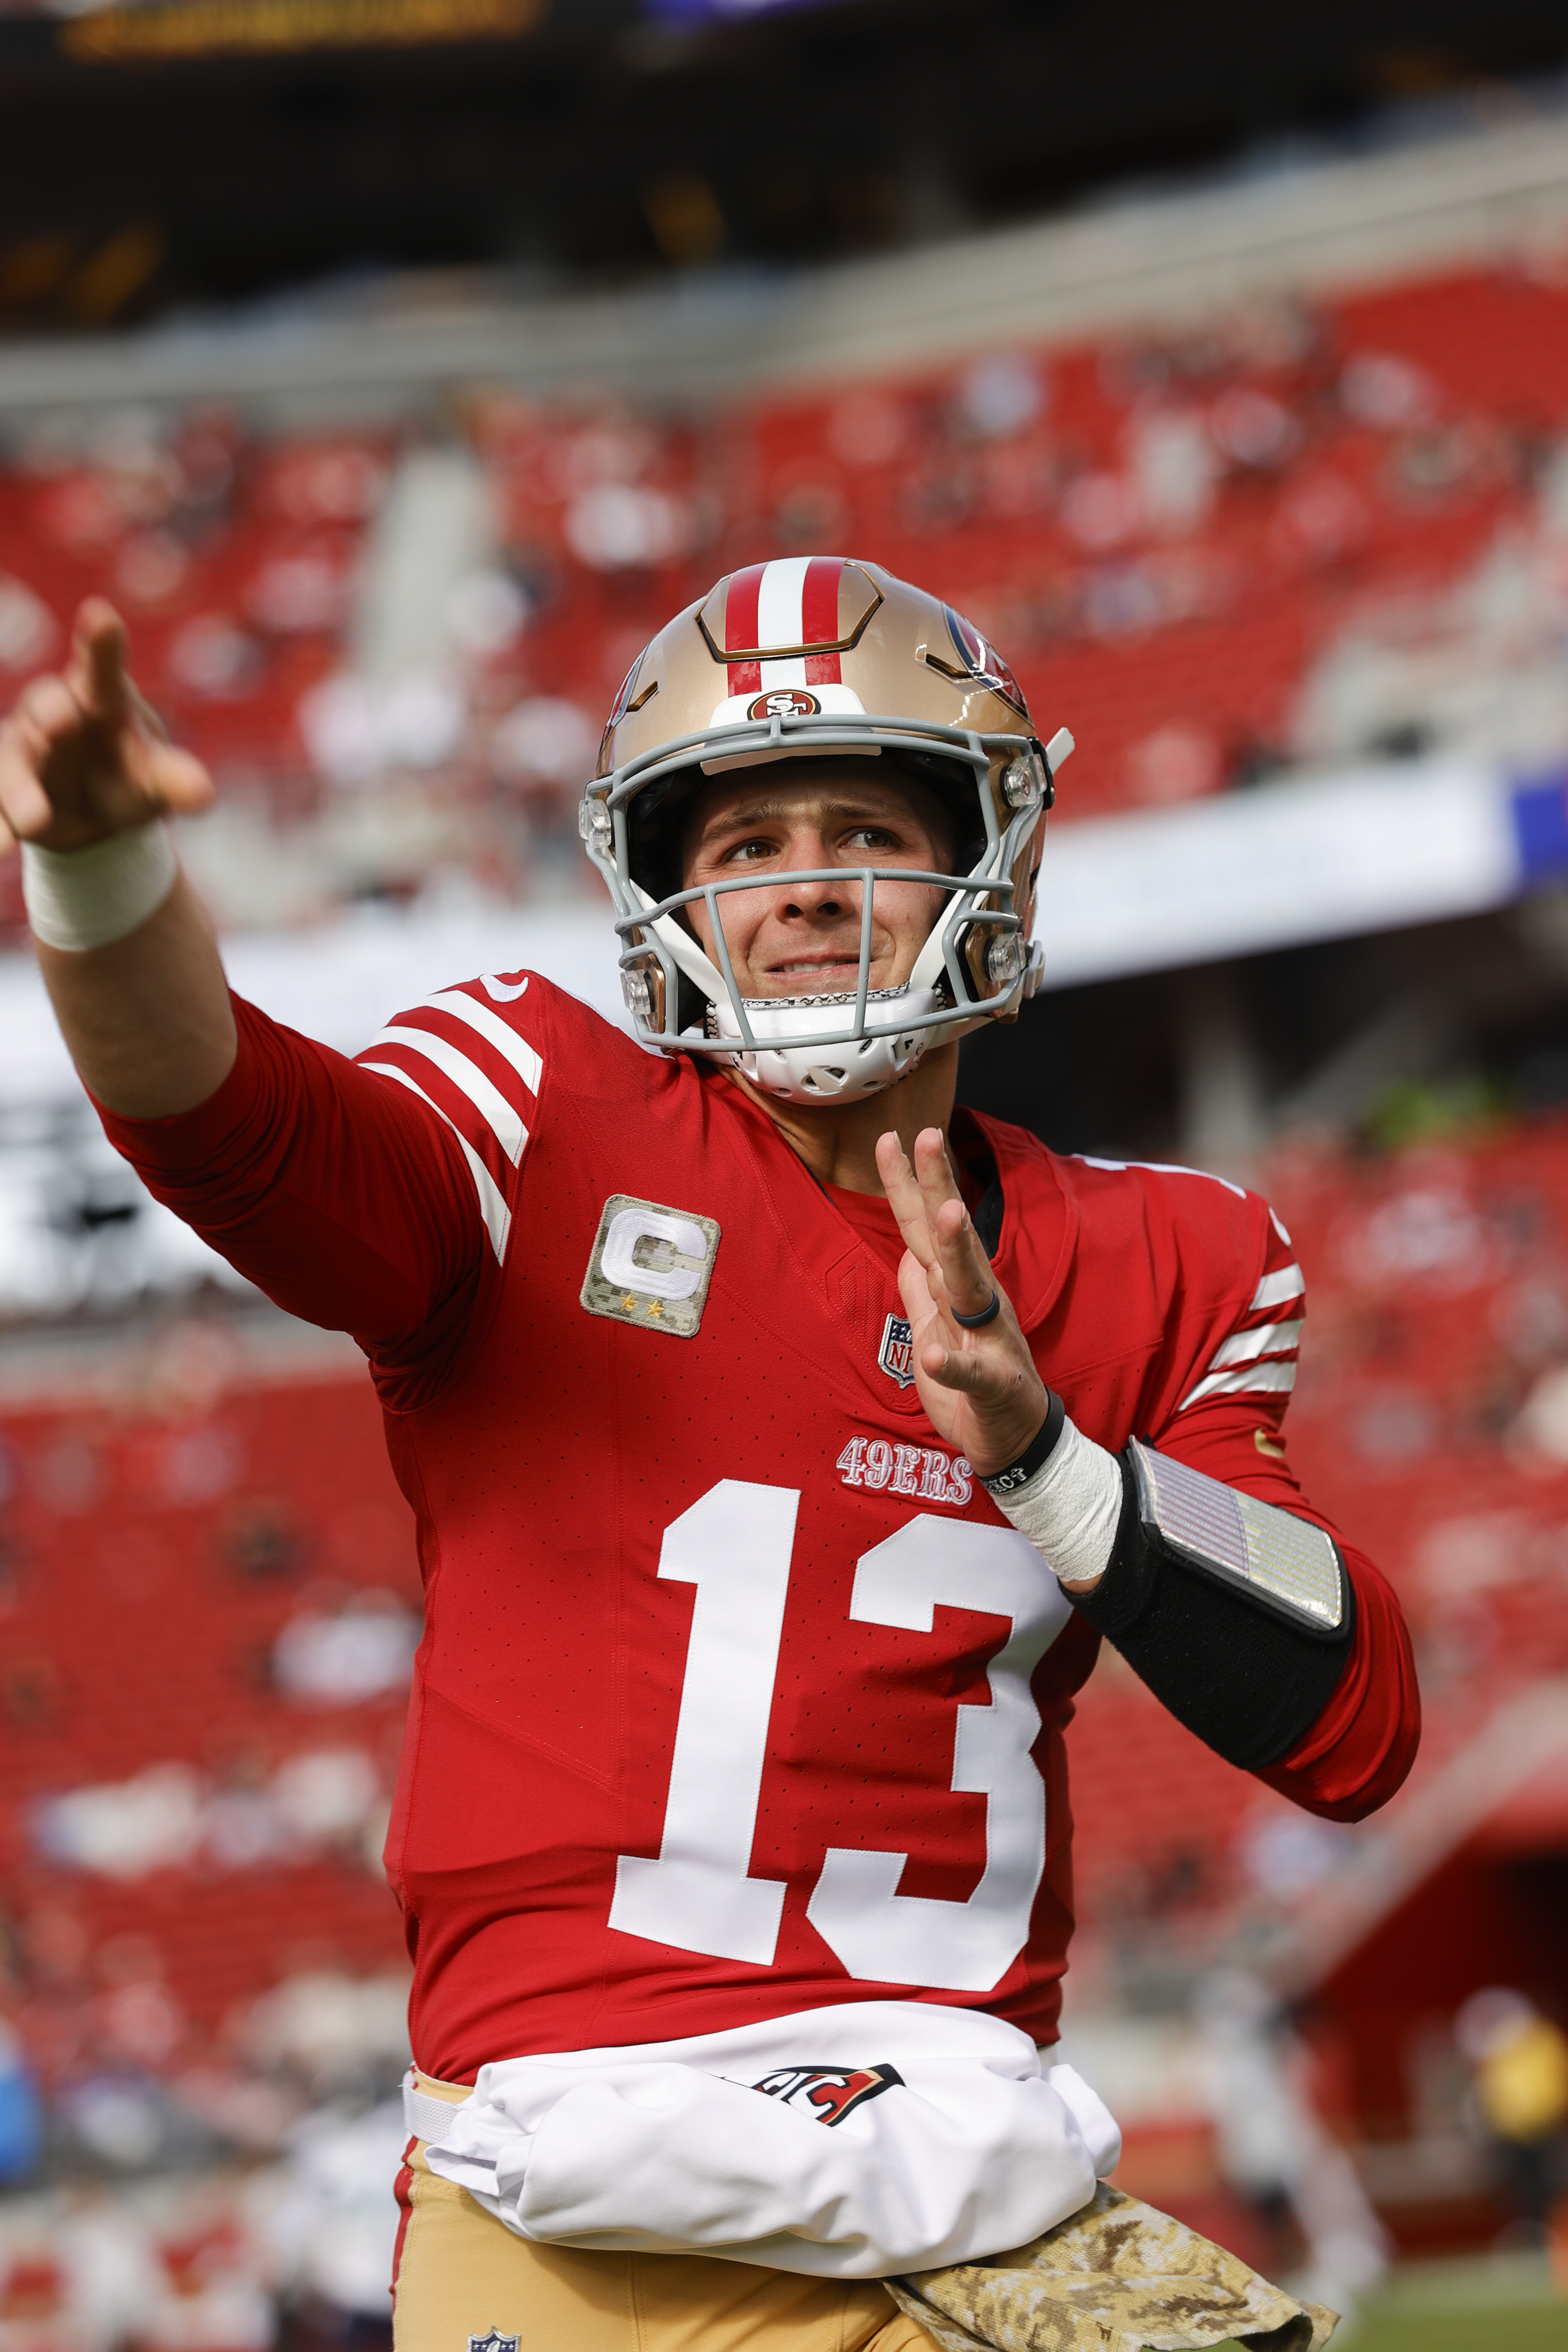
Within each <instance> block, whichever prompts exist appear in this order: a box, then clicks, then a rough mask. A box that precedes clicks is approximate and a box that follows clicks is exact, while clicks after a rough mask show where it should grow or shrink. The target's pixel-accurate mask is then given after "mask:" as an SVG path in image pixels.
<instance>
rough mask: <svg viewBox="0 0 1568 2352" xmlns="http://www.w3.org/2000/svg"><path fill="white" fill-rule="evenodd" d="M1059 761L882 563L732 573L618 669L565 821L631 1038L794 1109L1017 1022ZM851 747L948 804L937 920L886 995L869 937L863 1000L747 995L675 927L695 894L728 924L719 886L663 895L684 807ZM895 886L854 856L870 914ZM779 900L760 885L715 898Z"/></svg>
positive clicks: (866, 1086)
mask: <svg viewBox="0 0 1568 2352" xmlns="http://www.w3.org/2000/svg"><path fill="white" fill-rule="evenodd" d="M1071 750H1072V737H1071V736H1070V735H1069V734H1068V731H1067V730H1066V728H1065V727H1064V728H1060V729H1058V731H1057V733H1056V734H1055V735H1053V736H1052V738H1051V740H1050V741H1049V742H1048V743H1042V742H1041V741H1040V740H1039V739H1038V737H1037V735H1036V733H1035V730H1034V723H1033V721H1032V719H1030V717H1029V712H1028V709H1027V706H1026V703H1025V700H1024V697H1023V695H1022V693H1021V691H1020V689H1019V687H1018V684H1017V681H1016V678H1015V677H1014V676H1013V673H1012V671H1011V670H1010V669H1009V668H1008V667H1007V665H1006V663H1005V661H1004V660H1003V659H1002V657H1001V656H1000V655H999V654H998V653H997V652H996V650H995V648H994V646H992V645H991V644H990V643H989V642H988V640H987V639H986V638H985V637H984V636H983V635H981V633H980V631H979V630H978V629H976V628H975V627H974V626H973V624H972V623H970V622H968V621H966V620H964V619H963V617H962V615H960V614H956V613H954V612H953V611H952V608H951V606H949V605H947V604H942V602H941V600H940V599H939V598H937V597H935V596H931V595H929V594H927V593H926V592H925V590H924V589H921V588H916V587H912V586H911V585H910V583H908V582H907V581H903V580H896V579H895V578H894V577H893V575H892V574H891V572H884V571H883V570H882V568H881V567H880V565H879V564H875V563H867V562H854V561H851V560H849V559H848V558H847V557H844V556H837V555H831V556H829V555H799V556H786V557H782V558H780V559H778V560H777V561H775V562H772V563H753V564H751V565H748V566H747V567H746V569H745V570H744V571H741V572H730V573H728V574H726V576H725V577H724V578H723V579H722V580H721V581H720V582H719V583H717V585H716V586H715V587H713V588H712V589H711V590H710V592H709V593H708V594H707V595H706V596H705V597H703V598H702V599H701V601H700V603H699V604H691V605H689V606H688V607H687V609H686V611H685V612H684V613H680V614H677V616H676V618H675V619H674V620H673V621H671V622H670V623H669V624H668V626H667V627H665V628H664V629H662V630H661V631H660V632H659V634H658V636H657V637H655V638H654V639H653V640H652V642H651V643H650V644H649V645H648V646H646V647H645V648H644V650H643V651H642V653H641V654H639V656H637V660H636V661H635V662H634V663H633V664H632V666H631V668H630V669H629V670H628V672H627V673H626V682H625V684H624V685H623V687H622V688H621V690H620V692H619V694H618V695H617V696H616V700H615V703H614V705H613V706H612V709H611V711H610V715H609V719H608V721H607V723H606V726H605V736H604V741H603V743H602V745H601V747H600V752H599V765H598V773H597V775H596V776H595V780H594V782H592V783H591V784H590V785H589V786H588V789H587V792H586V794H585V795H584V802H583V806H582V810H581V813H580V816H579V829H580V831H581V833H582V836H583V840H584V845H585V847H586V849H587V853H588V856H590V858H591V859H592V860H593V862H594V864H595V866H597V867H598V869H599V871H600V873H601V874H602V875H603V877H604V878H605V882H606V884H607V885H608V887H609V891H610V897H611V899H612V901H613V903H614V908H615V914H614V921H615V927H616V935H617V937H618V939H619V940H620V946H621V958H620V961H621V985H622V989H623V992H624V993H625V996H626V1005H627V1008H628V1009H629V1011H630V1013H631V1015H632V1020H633V1024H634V1026H635V1028H636V1031H637V1037H638V1039H639V1041H640V1042H641V1043H642V1044H644V1045H652V1046H657V1047H658V1048H659V1049H660V1050H661V1051H663V1052H665V1053H673V1054H680V1053H689V1054H706V1055H712V1056H714V1057H716V1058H721V1059H726V1060H729V1061H731V1062H733V1063H735V1064H736V1065H737V1066H738V1067H739V1068H740V1069H742V1071H743V1072H744V1073H745V1075H746V1076H747V1077H749V1078H750V1079H752V1081H753V1083H754V1084H756V1085H758V1086H760V1087H763V1088H764V1089H765V1090H766V1091H767V1092H769V1093H771V1094H774V1095H777V1096H780V1097H784V1099H786V1100H790V1101H795V1102H803V1103H821V1102H826V1101H832V1100H836V1099H837V1100H842V1101H853V1100H856V1099H858V1098H859V1097H865V1096H868V1095H873V1094H876V1093H878V1092H879V1091H880V1089H881V1088H882V1087H887V1086H891V1085H892V1084H893V1083H894V1082H895V1081H896V1080H897V1079H899V1078H901V1077H902V1076H904V1075H905V1073H906V1072H907V1071H909V1070H911V1069H913V1067H914V1066H915V1065H916V1063H917V1062H918V1061H919V1060H920V1058H921V1055H922V1054H923V1053H924V1052H925V1051H926V1049H927V1047H928V1046H930V1045H933V1044H945V1043H948V1042H949V1041H951V1040H953V1039H956V1038H959V1037H963V1036H965V1035H967V1034H969V1032H970V1031H971V1030H973V1029H975V1028H978V1027H980V1026H981V1025H982V1024H984V1023H985V1022H988V1021H1011V1020H1014V1019H1016V1016H1017V1012H1018V1008H1019V1006H1020V1004H1021V1003H1023V1001H1024V999H1025V997H1026V996H1032V995H1033V994H1034V992H1035V990H1036V988H1037V986H1038V984H1039V978H1040V971H1041V967H1042V962H1043V957H1042V952H1041V950H1040V949H1039V948H1038V946H1037V945H1036V944H1034V943H1033V942H1032V940H1031V936H1030V934H1031V926H1032V923H1033V918H1034V882H1035V875H1036V871H1037V866H1038V864H1039V857H1040V842H1039V838H1038V836H1039V834H1040V829H1041V826H1042V825H1043V824H1044V821H1045V816H1046V812H1047V809H1048V808H1049V807H1050V805H1051V803H1052V801H1053V799H1054V797H1055V783H1054V771H1055V770H1056V769H1057V768H1058V767H1059V766H1060V765H1061V763H1062V761H1064V760H1065V759H1066V758H1067V756H1068V753H1069V752H1070V751H1071ZM845 752H856V753H859V754H862V755H864V754H867V753H870V754H873V755H875V756H876V757H878V758H879V759H886V760H890V761H892V762H893V763H894V764H895V766H898V767H901V768H902V769H904V770H905V771H906V772H909V773H910V774H911V775H913V776H914V777H916V778H918V779H919V781H920V782H921V784H922V785H924V786H925V787H926V788H927V789H928V790H930V791H932V792H934V793H936V794H937V795H938V797H939V798H940V799H942V802H943V803H944V805H945V807H946V809H947V811H948V813H949V814H950V815H951V817H952V824H953V832H954V836H955V841H956V848H955V851H954V855H953V857H952V872H950V873H947V874H944V875H942V876H941V877H940V880H941V883H942V891H943V897H942V907H941V911H940V913H939V914H938V916H937V919H936V920H935V922H934V923H933V925H932V928H931V932H930V934H929V936H928V937H927V939H926V940H925V942H924V944H923V945H922V946H921V950H920V951H919V953H918V955H917V956H916V958H915V962H914V968H913V970H912V971H911V972H910V977H909V979H908V980H907V981H905V982H902V983H901V984H900V986H898V987H896V988H881V989H877V988H872V987H871V985H870V958H871V952H872V950H871V927H870V925H869V924H868V925H867V926H866V927H865V929H864V934H863V939H862V944H861V949H860V971H859V974H858V985H857V987H856V988H855V989H853V990H850V991H845V992H837V993H834V994H816V995H801V996H795V997H776V998H758V997H753V998H744V997H742V995H741V994H740V992H739V990H738V988H737V987H735V986H733V985H731V982H730V981H729V980H728V979H727V978H726V977H725V975H724V974H723V973H721V971H719V969H718V967H717V966H716V965H715V964H714V963H713V962H712V961H710V958H709V957H708V956H707V955H706V954H705V953H704V952H703V950H702V949H701V947H700V945H699V943H698V940H697V938H696V936H695V934H694V932H693V931H692V929H691V928H690V925H689V920H688V918H687V914H686V909H687V908H688V907H689V905H690V904H691V903H692V902H693V901H694V900H696V899H698V898H707V901H708V911H709V919H710V929H713V930H714V931H718V930H719V929H721V925H720V922H719V915H718V901H717V898H716V895H715V890H714V886H713V885H712V884H711V883H710V884H709V885H707V886H706V887H705V888H702V889H693V890H684V889H681V888H680V887H679V886H678V877H677V887H671V876H670V873H669V871H668V855H669V842H670V840H671V838H672V837H673V836H674V835H676V834H677V833H678V830H679V826H678V821H677V813H678V812H679V810H680V809H681V808H682V807H684V805H686V803H688V802H689V799H690V797H691V796H692V795H693V794H694V793H695V792H696V791H697V790H699V789H700V786H701V784H702V782H703V781H704V779H706V778H708V777H710V776H719V775H724V774H727V773H730V772H732V771H736V770H739V769H742V768H751V767H754V766H757V765H760V764H762V763H763V762H765V761H773V760H801V759H813V758H825V759H826V758H834V757H841V756H842V755H843V754H844V753H845ZM899 873H900V869H899V868H897V867H889V866H876V865H875V864H868V865H867V866H858V867H850V868H847V869H846V878H847V879H849V878H851V877H852V878H853V880H854V881H855V882H856V884H857V885H858V887H860V888H861V889H863V890H869V891H870V892H871V893H872V894H873V903H874V894H875V892H876V889H877V887H878V884H879V883H881V882H891V881H893V880H895V879H897V878H898V877H899ZM928 878H930V879H932V880H935V879H937V878H939V877H928ZM769 887H773V884H772V883H771V882H770V881H769V878H768V877H766V876H765V875H763V876H759V877H757V878H756V879H755V880H745V879H740V880H737V881H735V882H730V881H729V880H726V882H725V884H724V888H725V889H726V891H728V890H731V889H765V888H769Z"/></svg>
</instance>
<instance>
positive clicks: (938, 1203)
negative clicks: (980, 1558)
mask: <svg viewBox="0 0 1568 2352" xmlns="http://www.w3.org/2000/svg"><path fill="white" fill-rule="evenodd" d="M877 1167H878V1170H879V1173H880V1175H881V1179H882V1184H883V1187H884V1189H885V1191H886V1192H887V1195H888V1200H889V1204H890V1206H891V1208H892V1212H893V1214H894V1215H895V1216H896V1217H897V1219H898V1221H899V1230H900V1233H901V1234H903V1237H904V1244H905V1248H904V1255H903V1258H902V1260H901V1261H900V1266H899V1290H900V1296H901V1297H902V1298H903V1302H904V1312H905V1314H906V1315H907V1316H908V1317H909V1318H910V1336H911V1338H912V1340H913V1360H914V1375H915V1389H916V1391H917V1393H918V1394H919V1397H920V1401H921V1404H922V1405H924V1407H925V1410H926V1418H927V1419H928V1420H929V1421H930V1423H931V1427H932V1428H933V1429H934V1430H935V1431H936V1433H937V1434H938V1436H939V1437H944V1438H946V1440H947V1441H948V1443H949V1444H950V1445H955V1446H957V1447H958V1449H959V1450H960V1452H961V1453H963V1454H967V1455H968V1456H969V1459H970V1462H971V1463H972V1464H973V1467H974V1469H975V1470H976V1472H977V1473H978V1474H979V1475H980V1476H981V1477H983V1478H989V1477H994V1475H995V1474H996V1472H997V1471H998V1470H1005V1468H1006V1467H1007V1465H1008V1464H1009V1463H1010V1462H1016V1460H1017V1459H1018V1456H1019V1455H1020V1454H1022V1453H1023V1452H1024V1451H1025V1449H1026V1447H1027V1446H1028V1444H1029V1443H1030V1441H1031V1440H1032V1439H1033V1438H1034V1437H1035V1436H1036V1435H1037V1433H1038V1431H1039V1428H1040V1424H1041V1423H1042V1422H1043V1421H1044V1420H1045V1417H1046V1402H1047V1400H1046V1384H1045V1382H1044V1381H1042V1380H1041V1378H1040V1375H1039V1373H1038V1372H1037V1370H1036V1369H1035V1363H1034V1359H1033V1357H1032V1356H1031V1355H1030V1353H1029V1350H1028V1349H1027V1347H1026V1345H1025V1342H1024V1335H1023V1333H1022V1331H1020V1329H1019V1328H1018V1318H1017V1317H1016V1315H1015V1314H1014V1312H1013V1307H1012V1302H1011V1300H1010V1299H1008V1297H1006V1296H1005V1293H1004V1291H1003V1290H1002V1288H1001V1286H1000V1285H999V1284H998V1283H997V1281H996V1279H995V1277H994V1275H993V1273H992V1270H991V1262H990V1260H989V1259H988V1258H987V1256H986V1255H985V1252H984V1249H983V1248H982V1247H981V1245H980V1236H979V1234H977V1233H976V1232H975V1230H974V1226H973V1221H972V1220H971V1218H970V1214H969V1212H968V1210H967V1209H966V1208H965V1207H964V1205H963V1197H962V1195H961V1194H960V1192H959V1189H958V1184H957V1181H956V1180H955V1179H954V1176H953V1172H952V1164H951V1162H950V1161H949V1160H948V1156H947V1150H946V1147H945V1145H944V1144H943V1141H942V1130H941V1129H940V1128H935V1127H928V1128H925V1129H922V1130H921V1133H920V1134H919V1135H917V1136H916V1138H915V1157H914V1165H913V1167H912V1168H911V1166H910V1162H909V1160H908V1159H907V1158H906V1157H905V1154H904V1149H903V1146H902V1144H901V1143H900V1141H899V1139H898V1137H897V1136H896V1135H890V1134H889V1135H884V1136H882V1137H881V1138H880V1139H879V1142H878V1145H877ZM993 1294H994V1295H995V1297H997V1298H998V1299H999V1300H1000V1301H1001V1311H1000V1312H999V1313H998V1314H997V1316H996V1317H995V1318H994V1321H992V1322H990V1323H987V1324H984V1326H983V1327H982V1328H980V1329H979V1330H977V1331H966V1330H965V1329H964V1328H963V1325H962V1324H961V1323H957V1322H955V1321H954V1320H953V1310H954V1308H956V1309H957V1310H958V1312H959V1314H961V1315H978V1314H980V1313H981V1311H982V1310H983V1309H984V1307H986V1306H987V1305H988V1304H989V1303H990V1300H991V1297H992V1296H993Z"/></svg>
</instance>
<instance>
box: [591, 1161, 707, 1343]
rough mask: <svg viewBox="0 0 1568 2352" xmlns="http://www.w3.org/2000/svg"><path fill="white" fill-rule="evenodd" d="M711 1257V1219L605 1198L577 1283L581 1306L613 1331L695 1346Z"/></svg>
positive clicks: (622, 1197)
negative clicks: (665, 1336)
mask: <svg viewBox="0 0 1568 2352" xmlns="http://www.w3.org/2000/svg"><path fill="white" fill-rule="evenodd" d="M718 1255H719V1227H718V1225H717V1223H715V1221H714V1219H713V1218H711V1217H700V1216H697V1215H695V1214H693V1213H691V1212H690V1211H689V1210H686V1209H666V1208H661V1207H660V1205H659V1203H658V1202H657V1201H636V1200H634V1199H633V1198H632V1196H631V1194H630V1193H629V1192H612V1193H611V1195H610V1197H609V1199H608V1200H607V1201H606V1202H605V1208H604V1213H603V1215H602V1216H601V1217H600V1219H599V1230H598V1232H597V1233H596V1234H595V1236H594V1247H593V1251H592V1253H591V1255H590V1256H589V1259H588V1271H587V1273H586V1274H585V1275H584V1276H583V1290H582V1300H583V1304H584V1307H586V1308H587V1310H588V1312H589V1314H590V1315H607V1316H609V1318H611V1320H612V1321H613V1322H616V1323H635V1324H637V1326H638V1327H639V1328H643V1329H646V1330H649V1331H668V1332H669V1333H670V1334H671V1336H672V1337H673V1338H675V1339H695V1337H696V1335H697V1330H698V1327H699V1326H700V1323H701V1321H702V1309H703V1307H704V1305H705V1304H706V1302H707V1297H708V1285H709V1282H710V1279H711V1277H712V1273H713V1261H714V1259H715V1258H716V1257H717V1256H718Z"/></svg>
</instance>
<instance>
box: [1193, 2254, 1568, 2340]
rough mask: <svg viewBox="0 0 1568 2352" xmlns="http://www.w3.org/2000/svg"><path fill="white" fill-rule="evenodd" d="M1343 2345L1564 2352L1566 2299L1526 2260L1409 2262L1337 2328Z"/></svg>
mask: <svg viewBox="0 0 1568 2352" xmlns="http://www.w3.org/2000/svg"><path fill="white" fill-rule="evenodd" d="M1341 2345H1343V2346H1344V2347H1345V2352H1568V2295H1564V2294H1559V2293H1557V2292H1555V2291H1554V2290H1553V2287H1552V2281H1551V2278H1550V2276H1549V2275H1548V2273H1547V2270H1546V2266H1545V2264H1544V2263H1543V2262H1542V2261H1540V2260H1539V2259H1538V2258H1536V2257H1534V2256H1531V2255H1525V2256H1520V2255H1509V2256H1506V2257H1502V2258H1497V2257H1493V2258H1486V2257H1482V2258H1480V2259H1478V2260H1473V2261H1460V2262H1447V2263H1409V2264H1407V2265H1406V2266H1405V2268H1404V2269H1402V2270H1399V2271H1396V2272H1395V2273H1394V2276H1393V2277H1392V2278H1391V2279H1390V2280H1389V2281H1388V2282H1387V2283H1386V2284H1385V2285H1384V2287H1383V2288H1382V2290H1381V2291H1380V2292H1379V2293H1378V2294H1376V2295H1375V2296H1373V2297H1372V2298H1370V2299H1369V2301H1368V2302H1367V2304H1366V2305H1365V2308H1364V2309H1363V2311H1362V2313H1361V2315H1360V2316H1359V2319H1358V2320H1357V2321H1356V2323H1355V2324H1354V2325H1353V2326H1351V2327H1350V2328H1348V2329H1342V2331H1341V2332H1340V2334H1339V2335H1337V2336H1335V2338H1334V2342H1333V2346H1332V2347H1331V2352H1339V2347H1340V2346H1341ZM1223 2352H1241V2347H1232V2346H1229V2345H1226V2346H1225V2347H1223Z"/></svg>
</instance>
